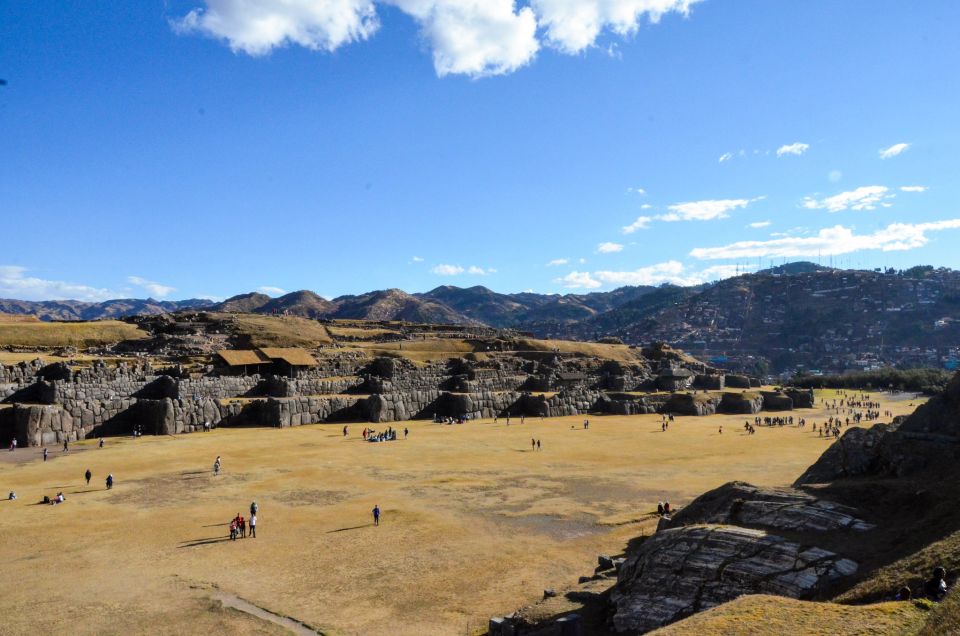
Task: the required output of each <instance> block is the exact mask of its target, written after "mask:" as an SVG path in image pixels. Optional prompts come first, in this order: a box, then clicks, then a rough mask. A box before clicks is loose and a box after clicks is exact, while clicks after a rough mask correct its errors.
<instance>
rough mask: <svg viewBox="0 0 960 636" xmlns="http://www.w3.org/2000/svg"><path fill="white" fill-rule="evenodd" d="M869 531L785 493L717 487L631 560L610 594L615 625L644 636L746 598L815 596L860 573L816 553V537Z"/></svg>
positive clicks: (838, 509)
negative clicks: (716, 606)
mask: <svg viewBox="0 0 960 636" xmlns="http://www.w3.org/2000/svg"><path fill="white" fill-rule="evenodd" d="M871 528H873V526H872V525H871V524H869V523H866V522H864V521H862V520H861V519H859V518H858V517H857V513H856V511H855V510H854V509H852V508H849V507H847V506H842V505H839V504H836V503H833V502H829V501H823V500H818V499H817V498H815V497H813V496H811V495H808V494H806V493H803V492H800V491H798V490H794V489H792V488H760V487H757V486H752V485H750V484H747V483H744V482H730V483H728V484H724V485H723V486H721V487H719V488H716V489H715V490H712V491H710V492H708V493H705V494H703V495H701V496H700V497H698V498H697V499H695V500H694V501H693V502H691V503H690V505H688V506H687V507H686V508H684V509H683V510H681V511H680V512H679V513H677V514H675V515H674V516H673V518H672V519H667V518H664V519H662V520H661V522H660V525H659V527H658V528H657V533H656V534H655V535H654V536H653V537H651V538H650V539H648V540H647V541H645V542H644V543H642V544H640V546H639V547H638V548H636V549H635V550H633V551H632V552H629V553H628V555H627V561H626V563H624V564H623V566H621V568H620V571H619V575H618V578H617V586H616V588H615V589H614V592H613V593H612V595H611V600H612V603H613V608H614V614H613V616H612V620H613V625H614V627H615V628H616V629H617V630H618V631H627V632H645V631H649V630H652V629H655V628H657V627H661V626H662V625H666V624H667V623H671V622H673V621H676V620H679V619H681V618H684V617H686V616H689V615H690V614H693V613H695V612H699V611H701V610H704V609H707V608H710V607H713V606H715V605H719V604H720V603H724V602H726V601H729V600H732V599H734V598H736V597H738V596H740V595H743V594H756V593H762V594H779V595H781V596H790V597H792V598H809V597H812V596H816V595H817V594H819V593H821V592H823V591H825V590H826V589H827V588H828V587H830V586H831V585H833V584H834V583H835V582H836V581H837V580H838V579H841V578H842V577H845V576H849V575H851V574H853V573H854V572H856V570H857V563H856V562H854V561H852V560H850V559H847V558H844V557H843V556H842V555H838V554H836V553H834V552H831V551H829V550H825V549H823V548H820V547H817V546H816V543H818V541H817V538H818V537H819V536H821V533H825V532H832V533H837V532H862V531H866V530H870V529H871ZM779 532H783V533H789V536H790V537H791V539H787V538H785V537H783V536H780V535H779V534H777V533H779ZM798 536H800V537H804V538H803V539H796V538H795V537H798Z"/></svg>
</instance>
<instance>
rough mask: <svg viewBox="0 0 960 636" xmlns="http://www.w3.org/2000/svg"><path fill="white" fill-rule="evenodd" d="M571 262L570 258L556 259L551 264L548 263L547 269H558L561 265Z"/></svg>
mask: <svg viewBox="0 0 960 636" xmlns="http://www.w3.org/2000/svg"><path fill="white" fill-rule="evenodd" d="M569 262H570V259H568V258H555V259H553V260H552V261H550V262H549V263H547V267H557V266H559V265H566V264H567V263H569Z"/></svg>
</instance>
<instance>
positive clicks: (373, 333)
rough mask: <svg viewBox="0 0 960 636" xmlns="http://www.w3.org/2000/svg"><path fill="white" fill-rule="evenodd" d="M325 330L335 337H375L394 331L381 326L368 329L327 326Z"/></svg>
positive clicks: (393, 332)
mask: <svg viewBox="0 0 960 636" xmlns="http://www.w3.org/2000/svg"><path fill="white" fill-rule="evenodd" d="M327 331H329V332H330V335H331V336H333V337H335V338H377V337H380V336H385V335H387V334H395V333H397V332H396V331H392V330H390V329H383V328H382V327H370V328H369V329H365V328H361V327H327Z"/></svg>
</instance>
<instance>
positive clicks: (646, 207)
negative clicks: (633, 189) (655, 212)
mask: <svg viewBox="0 0 960 636" xmlns="http://www.w3.org/2000/svg"><path fill="white" fill-rule="evenodd" d="M652 207H653V206H652V205H650V204H649V203H644V204H643V205H641V206H640V209H641V210H649V209H651V208H652Z"/></svg>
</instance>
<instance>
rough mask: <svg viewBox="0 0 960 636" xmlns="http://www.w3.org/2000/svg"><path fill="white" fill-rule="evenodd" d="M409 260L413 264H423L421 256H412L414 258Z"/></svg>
mask: <svg viewBox="0 0 960 636" xmlns="http://www.w3.org/2000/svg"><path fill="white" fill-rule="evenodd" d="M410 260H411V261H413V262H414V263H422V262H423V257H422V256H414V257H413V258H411V259H410Z"/></svg>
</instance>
